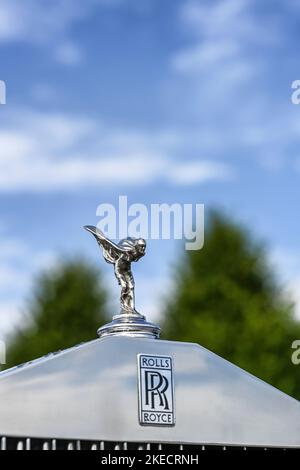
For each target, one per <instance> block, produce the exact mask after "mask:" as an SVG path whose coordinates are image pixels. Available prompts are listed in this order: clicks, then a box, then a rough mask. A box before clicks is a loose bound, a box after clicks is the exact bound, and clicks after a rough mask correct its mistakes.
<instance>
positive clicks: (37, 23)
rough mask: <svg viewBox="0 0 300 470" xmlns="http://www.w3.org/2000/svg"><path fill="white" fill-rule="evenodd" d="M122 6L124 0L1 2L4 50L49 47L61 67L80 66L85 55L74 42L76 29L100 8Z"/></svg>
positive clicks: (0, 12) (1, 31)
mask: <svg viewBox="0 0 300 470" xmlns="http://www.w3.org/2000/svg"><path fill="white" fill-rule="evenodd" d="M122 3H123V0H85V1H84V2H83V1H82V0H51V1H47V2H45V1H44V0H26V1H22V0H1V2H0V46H1V45H5V44H7V43H13V42H22V44H24V43H27V44H30V45H34V46H38V47H42V48H45V47H46V48H48V49H50V50H52V51H53V52H52V54H51V56H52V57H54V59H55V60H57V61H58V62H59V63H61V64H63V65H76V64H78V63H79V62H80V61H81V59H82V56H83V51H82V49H81V48H80V47H79V46H77V45H75V44H73V43H72V41H71V33H72V27H73V26H74V25H75V24H76V23H78V22H80V21H82V20H84V19H86V18H88V17H90V16H91V15H93V14H94V13H95V11H97V10H96V9H97V8H98V9H99V8H112V7H116V6H118V5H120V4H122ZM97 14H101V11H97Z"/></svg>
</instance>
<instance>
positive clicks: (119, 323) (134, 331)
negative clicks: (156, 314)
mask: <svg viewBox="0 0 300 470" xmlns="http://www.w3.org/2000/svg"><path fill="white" fill-rule="evenodd" d="M97 333H98V336H99V337H100V338H101V337H104V336H114V335H129V336H135V337H137V338H152V339H153V338H154V339H158V338H159V334H160V327H159V326H158V325H154V324H153V323H149V322H147V321H146V318H145V317H144V316H143V315H134V314H120V315H115V316H114V317H113V320H112V322H110V323H107V324H106V325H103V326H101V327H100V328H99V329H98V330H97Z"/></svg>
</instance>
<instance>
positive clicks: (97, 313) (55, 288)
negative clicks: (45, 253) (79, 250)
mask: <svg viewBox="0 0 300 470" xmlns="http://www.w3.org/2000/svg"><path fill="white" fill-rule="evenodd" d="M105 303H106V293H105V291H104V288H103V286H102V285H101V275H100V273H99V271H98V270H96V269H95V268H94V267H93V266H91V265H90V264H89V263H88V262H86V261H83V260H80V259H76V260H66V261H64V262H63V263H62V264H61V265H60V267H59V268H57V269H54V270H52V271H50V272H45V273H42V274H41V275H40V276H39V277H38V278H37V280H36V284H35V287H34V292H33V296H32V298H31V300H30V301H29V304H28V306H27V309H26V315H25V319H24V326H23V325H21V326H20V327H19V329H18V330H16V331H15V332H14V333H13V334H12V336H11V338H10V340H9V346H8V351H7V361H8V363H7V367H11V366H13V365H16V364H20V363H23V362H26V361H29V360H32V359H35V358H38V357H40V356H43V355H44V354H47V353H49V352H53V351H57V350H60V349H65V348H68V347H70V346H74V345H76V344H78V343H80V342H83V341H87V340H91V339H94V338H96V335H97V333H96V332H97V328H99V326H101V324H103V323H105V322H106V321H107V319H106V315H105Z"/></svg>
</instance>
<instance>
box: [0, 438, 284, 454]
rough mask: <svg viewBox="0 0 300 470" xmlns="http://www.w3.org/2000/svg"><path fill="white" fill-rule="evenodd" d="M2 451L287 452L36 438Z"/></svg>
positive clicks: (5, 445)
mask: <svg viewBox="0 0 300 470" xmlns="http://www.w3.org/2000/svg"><path fill="white" fill-rule="evenodd" d="M0 449H1V450H98V451H126V450H128V451H131V450H142V451H150V450H151V451H152V452H156V451H157V452H160V451H166V452H171V453H172V452H175V451H177V452H178V451H179V452H180V451H182V452H184V451H190V452H198V451H201V450H206V451H214V450H223V451H224V450H226V451H234V450H240V451H245V450H246V451H251V450H262V451H265V450H274V449H280V450H286V449H285V448H284V447H277V448H273V447H272V448H268V447H265V446H261V447H249V446H247V447H246V446H228V445H223V446H220V445H219V446H217V445H203V444H193V445H187V444H181V443H178V444H163V443H159V444H157V443H149V442H109V441H99V442H95V441H84V440H64V439H48V440H45V439H35V438H29V437H28V438H20V437H6V436H3V437H1V439H0Z"/></svg>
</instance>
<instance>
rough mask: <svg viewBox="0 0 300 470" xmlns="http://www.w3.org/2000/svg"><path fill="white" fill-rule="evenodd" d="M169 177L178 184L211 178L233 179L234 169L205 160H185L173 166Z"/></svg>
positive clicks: (193, 182)
mask: <svg viewBox="0 0 300 470" xmlns="http://www.w3.org/2000/svg"><path fill="white" fill-rule="evenodd" d="M169 177H170V179H171V180H172V181H173V182H175V183H177V184H182V185H184V184H196V183H203V182H206V181H210V180H215V181H218V180H220V181H222V180H227V179H230V180H231V179H232V177H233V170H232V169H231V168H230V167H229V166H228V165H224V164H222V163H216V162H210V161H204V160H203V161H197V162H183V163H181V164H178V165H175V166H174V168H171V170H170V174H169Z"/></svg>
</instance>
